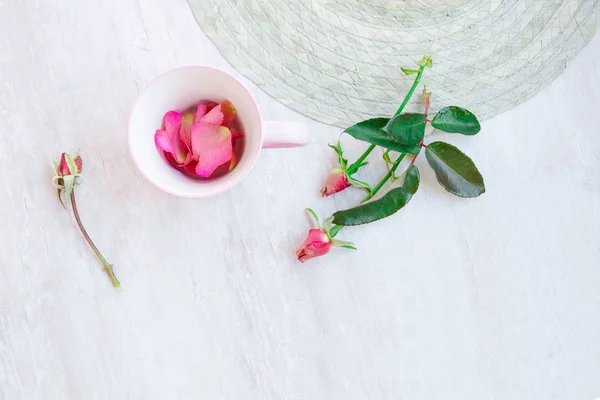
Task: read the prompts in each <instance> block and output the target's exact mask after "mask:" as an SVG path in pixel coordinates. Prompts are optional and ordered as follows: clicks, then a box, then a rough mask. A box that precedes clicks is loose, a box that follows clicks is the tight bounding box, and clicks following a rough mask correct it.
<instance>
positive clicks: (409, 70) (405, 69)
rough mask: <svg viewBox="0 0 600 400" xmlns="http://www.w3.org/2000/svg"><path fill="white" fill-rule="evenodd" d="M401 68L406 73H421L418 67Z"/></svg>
mask: <svg viewBox="0 0 600 400" xmlns="http://www.w3.org/2000/svg"><path fill="white" fill-rule="evenodd" d="M400 69H401V70H402V72H404V74H406V75H414V74H418V73H419V70H418V69H409V68H400Z"/></svg>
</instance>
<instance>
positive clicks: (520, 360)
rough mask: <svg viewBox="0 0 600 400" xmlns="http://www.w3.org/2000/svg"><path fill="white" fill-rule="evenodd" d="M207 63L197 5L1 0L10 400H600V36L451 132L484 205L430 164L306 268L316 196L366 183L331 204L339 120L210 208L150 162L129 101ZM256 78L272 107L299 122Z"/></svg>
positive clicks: (1, 265)
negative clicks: (159, 177)
mask: <svg viewBox="0 0 600 400" xmlns="http://www.w3.org/2000/svg"><path fill="white" fill-rule="evenodd" d="M231 23H232V24H234V23H235V21H232V22H231ZM198 63H200V64H208V65H212V66H217V67H220V68H223V69H225V70H228V71H231V72H234V71H232V70H231V68H230V67H229V66H228V64H227V63H226V62H225V61H224V60H223V58H222V57H221V56H220V55H219V54H218V52H217V51H216V50H215V48H214V47H213V46H212V44H211V43H210V42H209V41H208V40H207V39H206V38H205V36H204V35H203V33H202V31H201V30H200V28H199V27H198V26H197V25H196V23H195V21H194V19H193V17H192V15H191V12H190V11H189V9H188V6H187V4H186V2H185V1H184V0H172V1H160V0H144V1H133V0H121V1H117V0H96V1H67V0H45V1H35V0H19V1H17V0H0V120H1V121H2V128H1V129H0V132H1V138H2V151H1V152H0V166H1V167H0V183H1V184H2V190H1V191H0V208H1V210H2V213H1V215H2V217H1V218H2V219H1V221H2V230H1V236H0V399H2V400H15V399H27V400H35V399H43V400H54V399H73V400H80V399H144V400H148V399H178V400H181V399H344V400H346V399H460V400H464V399H594V398H596V397H598V396H600V346H599V345H598V338H599V337H600V169H599V161H600V160H599V158H598V155H597V154H598V151H599V150H600V128H599V126H600V113H599V110H600V95H599V94H598V93H599V89H600V37H598V36H597V37H596V38H595V39H594V40H593V41H592V42H591V43H590V44H589V46H588V47H587V48H586V49H585V50H584V51H583V52H582V53H581V54H580V56H579V57H578V58H577V59H576V60H575V61H574V62H573V63H572V64H571V66H570V67H569V68H568V69H567V71H566V72H565V73H564V74H563V75H562V76H561V77H560V78H559V79H558V80H557V81H555V82H554V83H553V84H551V85H550V86H549V87H548V88H546V89H545V90H544V91H543V92H541V93H540V94H539V95H538V96H537V97H535V98H534V99H532V100H531V101H529V102H528V103H526V104H524V105H522V106H520V107H517V108H515V109H514V110H512V111H510V112H508V113H505V114H503V115H501V116H499V117H496V118H494V119H492V120H489V121H486V122H485V123H484V124H483V129H482V132H481V134H480V135H479V136H477V137H475V138H470V137H458V136H440V138H441V137H443V138H444V139H446V140H448V141H449V142H451V143H454V144H457V145H459V146H460V147H461V148H462V149H463V150H464V151H465V152H466V153H467V154H469V155H470V156H471V157H472V158H473V159H474V160H475V161H476V162H477V165H478V166H479V167H480V169H481V171H482V172H483V175H484V176H485V178H486V184H487V188H488V192H487V193H486V194H485V195H484V196H482V197H480V198H478V199H475V200H462V199H459V198H455V197H452V196H450V195H448V194H446V193H445V192H444V191H443V190H442V189H440V188H439V187H438V186H437V184H436V182H435V178H434V176H433V174H432V173H431V171H430V170H429V169H428V168H427V167H426V162H425V160H424V159H423V158H419V160H418V161H417V165H418V166H419V167H422V168H421V171H422V177H423V182H422V185H421V188H420V190H419V193H418V194H417V195H416V196H415V198H414V199H413V201H412V202H411V204H410V205H409V206H408V207H407V208H406V209H405V210H403V211H402V212H401V213H399V214H397V215H395V216H394V217H393V218H389V219H387V220H384V221H382V222H379V223H376V224H372V225H370V226H365V227H360V228H355V229H347V230H345V231H344V232H342V234H340V236H341V238H342V239H348V240H353V241H354V242H356V244H357V246H358V247H359V249H360V250H359V251H358V252H356V253H353V252H350V251H343V250H339V251H335V252H332V253H331V254H330V255H328V256H327V257H324V258H321V259H316V260H312V261H311V262H309V263H306V264H304V265H301V264H299V263H297V262H296V261H295V259H294V256H293V252H294V250H295V249H296V248H297V246H298V245H299V244H300V243H301V241H302V240H303V238H304V236H305V234H306V231H307V229H308V222H307V219H306V217H305V216H304V214H303V208H304V207H307V206H311V207H313V208H314V209H315V210H317V211H318V212H320V213H321V215H323V216H326V215H329V214H330V213H331V212H333V211H334V210H336V209H338V208H340V207H346V206H350V205H352V204H354V203H355V202H356V201H357V200H358V199H359V198H360V196H361V195H360V193H359V192H357V191H354V192H352V193H349V192H347V194H344V195H341V196H337V197H332V198H329V199H326V200H321V199H320V198H319V197H318V190H319V187H320V185H321V183H322V181H323V179H324V177H325V175H326V173H327V171H328V169H329V168H330V167H331V166H332V165H333V163H334V156H333V154H332V151H331V150H329V149H328V148H327V147H326V143H328V142H333V141H334V140H335V139H336V137H337V135H338V133H339V131H338V130H337V129H335V128H332V127H327V126H324V125H321V124H318V123H314V122H309V123H310V124H311V126H312V129H313V131H314V136H313V140H312V143H311V145H310V146H308V147H307V148H303V149H294V150H280V151H266V152H265V153H264V155H263V156H262V157H261V159H260V160H259V162H258V164H257V166H256V169H255V170H254V171H253V172H252V173H251V175H250V176H249V177H248V178H247V180H245V181H244V182H243V183H242V184H241V185H239V186H238V187H236V188H235V189H234V190H233V191H231V192H229V193H226V194H224V195H222V196H220V197H217V198H213V199H208V200H183V199H178V198H174V197H171V196H169V195H167V194H164V193H162V192H160V191H159V190H157V189H155V188H154V187H153V186H152V185H150V184H149V183H147V182H146V181H145V180H144V179H143V178H142V177H141V176H140V174H139V173H138V172H137V171H136V170H135V169H134V166H133V165H132V162H131V160H130V158H129V154H128V149H127V143H126V123H127V115H128V112H129V109H130V107H131V105H132V103H133V101H134V100H135V98H136V94H137V93H138V92H139V90H140V89H141V88H142V87H143V85H144V84H145V83H146V82H148V81H149V80H150V79H151V78H153V77H154V76H155V75H157V74H158V73H160V72H163V71H165V70H167V69H170V68H172V67H176V66H180V65H184V64H198ZM431 73H435V70H433V71H432V72H431ZM236 75H237V74H236ZM238 76H239V75H238ZM242 79H243V78H242ZM249 86H250V87H251V88H252V90H253V92H254V93H255V94H256V95H257V96H258V99H259V101H260V104H261V106H262V108H263V112H264V114H265V116H266V117H268V118H277V119H289V120H299V121H301V120H306V119H305V118H304V117H302V116H300V115H298V114H296V113H294V112H293V111H291V110H289V109H287V108H286V107H284V106H283V105H281V104H279V103H277V102H276V101H274V100H273V99H271V98H269V97H268V96H266V95H264V94H263V93H261V91H260V90H258V89H257V88H256V87H254V86H253V85H252V84H250V85H249ZM434 96H435V94H434ZM345 144H346V147H347V148H348V152H349V155H351V156H355V155H357V154H359V153H360V152H361V151H362V149H363V148H364V147H365V146H364V145H362V144H359V143H354V142H352V141H349V140H346V142H345ZM77 149H80V150H81V154H82V155H83V157H84V175H85V183H84V185H83V186H82V187H80V188H79V189H78V190H77V194H78V198H79V204H80V208H81V213H82V218H83V220H84V222H85V223H86V225H87V227H88V230H89V231H90V234H91V235H92V237H93V238H94V239H95V240H96V242H97V244H98V246H99V247H100V248H101V250H102V251H103V252H104V253H105V255H106V256H107V258H108V259H109V260H110V261H111V262H113V263H114V264H115V270H116V273H117V274H118V276H119V278H120V279H121V282H122V284H123V288H122V290H115V289H113V288H112V287H111V286H110V283H109V281H108V279H107V277H106V276H105V275H104V274H103V273H102V271H101V269H100V265H99V263H98V262H97V261H96V260H95V258H94V256H93V254H92V253H91V251H90V250H89V249H88V248H87V246H86V245H85V243H84V241H83V239H82V238H81V235H80V234H79V232H78V231H77V229H76V226H75V223H74V221H73V219H72V217H70V215H69V214H68V213H66V212H65V211H64V210H62V209H61V207H60V205H59V204H58V202H57V201H56V199H55V197H54V191H53V188H52V186H51V184H50V180H51V176H52V171H51V168H50V164H49V159H50V158H51V157H56V156H57V155H58V154H59V153H60V152H61V151H63V150H71V151H74V150H77ZM373 160H374V161H376V157H374V158H373ZM373 164H376V163H373ZM381 168H382V167H381V165H380V164H378V166H377V167H369V168H367V169H365V170H364V171H363V172H362V178H364V179H366V180H371V181H374V180H375V179H376V177H377V176H378V174H380V172H381V171H380V169H381Z"/></svg>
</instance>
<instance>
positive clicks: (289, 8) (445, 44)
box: [189, 0, 600, 126]
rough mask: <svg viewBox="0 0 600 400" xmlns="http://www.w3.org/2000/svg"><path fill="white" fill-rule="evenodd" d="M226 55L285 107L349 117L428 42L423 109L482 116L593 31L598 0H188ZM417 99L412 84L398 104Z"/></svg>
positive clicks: (372, 102) (379, 98) (521, 94)
mask: <svg viewBox="0 0 600 400" xmlns="http://www.w3.org/2000/svg"><path fill="white" fill-rule="evenodd" d="M189 3H190V6H191V8H192V11H193V12H194V15H195V17H196V19H197V21H198V23H199V24H200V26H201V27H202V29H203V30H204V32H205V33H206V34H207V35H208V36H209V37H210V38H211V40H212V41H213V42H214V43H215V45H216V46H217V47H218V48H219V50H220V51H221V53H222V54H223V55H224V56H225V58H226V59H227V60H228V61H229V62H230V63H231V64H232V65H233V66H234V67H235V68H236V69H238V70H239V71H240V72H241V73H242V74H244V75H246V76H247V77H248V78H250V79H251V80H252V81H253V82H255V83H256V84H258V85H259V86H260V87H261V88H262V89H264V90H265V91H266V92H267V93H269V94H270V95H271V96H273V97H275V98H276V99H278V100H279V101H281V102H283V103H284V104H287V105H288V106H289V107H291V108H293V109H295V110H297V111H299V112H301V113H303V114H305V115H308V116H310V117H312V118H315V119H317V120H319V121H322V122H325V123H328V124H333V125H339V126H348V125H351V124H353V123H356V122H358V121H361V120H363V119H366V118H371V117H376V116H389V115H391V114H392V113H393V112H394V111H395V110H396V108H397V107H398V104H399V103H400V102H401V101H402V99H403V96H404V94H406V92H407V90H408V88H409V87H410V85H411V84H412V81H413V77H412V76H405V75H404V74H403V73H402V72H401V70H400V67H409V68H413V67H415V64H414V61H415V60H418V59H420V58H421V57H422V56H423V55H424V54H432V53H433V60H434V67H433V69H428V70H427V71H426V73H425V76H424V79H423V81H422V82H423V83H424V84H426V85H427V88H428V90H430V91H432V92H433V96H432V109H433V111H435V110H436V109H439V108H441V107H443V106H445V105H457V106H462V107H465V108H468V109H470V110H471V111H473V112H475V114H477V116H478V117H479V118H480V119H486V118H489V117H492V116H494V115H496V114H498V113H501V112H502V111H505V110H507V109H509V108H511V107H512V106H514V105H516V104H519V103H521V102H523V101H525V100H527V99H528V98H530V97H531V96H533V95H534V94H535V93H536V92H537V91H538V90H539V89H540V88H541V87H543V86H544V85H545V84H547V83H549V82H551V81H552V80H553V79H554V78H555V77H556V76H558V75H559V74H560V73H561V72H562V71H563V70H564V69H565V68H566V66H567V65H568V63H569V61H571V59H573V57H575V56H576V55H577V53H578V52H579V50H581V49H582V48H583V47H584V46H585V44H586V43H587V42H588V41H589V40H590V39H591V38H592V36H593V35H594V33H595V31H596V27H597V25H598V23H599V22H600V0H580V1H578V0H564V1H563V0H506V1H501V0H189ZM420 109H422V108H421V106H420V104H419V96H415V97H414V98H413V100H412V101H411V103H410V104H409V106H408V107H407V111H418V110H420Z"/></svg>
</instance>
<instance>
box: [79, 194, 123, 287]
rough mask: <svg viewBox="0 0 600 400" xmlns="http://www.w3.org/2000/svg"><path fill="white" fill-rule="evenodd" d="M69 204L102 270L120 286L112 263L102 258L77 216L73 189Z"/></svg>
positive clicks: (115, 285)
mask: <svg viewBox="0 0 600 400" xmlns="http://www.w3.org/2000/svg"><path fill="white" fill-rule="evenodd" d="M71 206H72V207H73V215H74V216H75V220H76V221H77V225H79V230H80V231H81V233H82V234H83V237H84V238H85V240H86V241H87V242H88V244H89V245H90V247H91V248H92V250H93V251H94V253H95V254H96V256H97V257H98V258H99V259H100V261H101V262H102V264H103V265H104V270H105V271H106V273H107V274H108V276H109V277H110V280H111V281H112V284H113V286H114V287H117V288H118V287H121V283H120V282H119V280H118V279H117V277H116V276H115V273H114V271H113V268H112V265H111V264H109V262H108V261H106V258H104V256H103V255H102V253H100V250H98V248H97V247H96V245H95V244H94V242H93V241H92V238H90V235H88V233H87V231H86V230H85V228H84V226H83V223H82V222H81V218H80V217H79V211H77V202H76V201H75V190H73V191H72V192H71Z"/></svg>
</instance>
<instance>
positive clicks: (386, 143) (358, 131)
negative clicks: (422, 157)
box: [344, 118, 421, 155]
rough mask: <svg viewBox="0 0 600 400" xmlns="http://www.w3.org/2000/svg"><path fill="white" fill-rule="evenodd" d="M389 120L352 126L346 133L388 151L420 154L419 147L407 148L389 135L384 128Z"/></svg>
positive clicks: (370, 121)
mask: <svg viewBox="0 0 600 400" xmlns="http://www.w3.org/2000/svg"><path fill="white" fill-rule="evenodd" d="M389 121H390V120H389V118H373V119H368V120H366V121H362V122H359V123H358V124H356V125H352V126H351V127H349V128H347V129H346V130H345V131H344V132H346V133H347V134H349V135H350V136H352V137H353V138H355V139H358V140H362V141H364V142H368V143H371V144H375V145H377V146H381V147H385V148H386V149H390V150H394V151H397V152H400V153H408V154H413V155H416V154H419V151H421V147H420V146H418V145H414V146H407V145H405V144H402V143H400V142H398V141H397V140H395V139H393V138H392V137H390V135H388V134H387V133H386V132H385V131H384V130H383V127H384V126H386V125H387V124H388V122H389Z"/></svg>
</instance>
